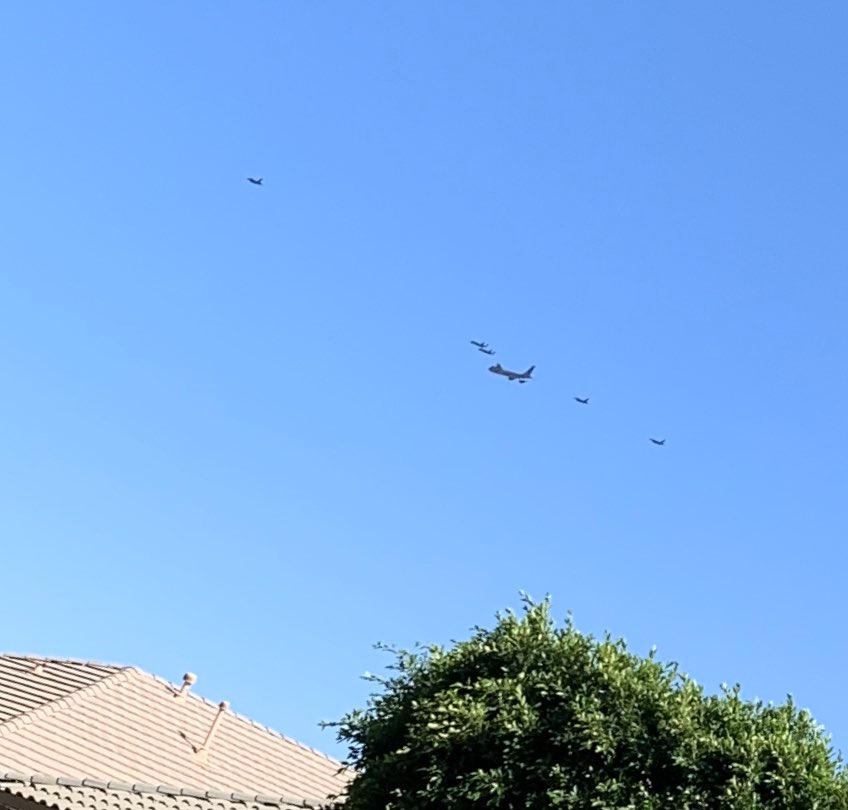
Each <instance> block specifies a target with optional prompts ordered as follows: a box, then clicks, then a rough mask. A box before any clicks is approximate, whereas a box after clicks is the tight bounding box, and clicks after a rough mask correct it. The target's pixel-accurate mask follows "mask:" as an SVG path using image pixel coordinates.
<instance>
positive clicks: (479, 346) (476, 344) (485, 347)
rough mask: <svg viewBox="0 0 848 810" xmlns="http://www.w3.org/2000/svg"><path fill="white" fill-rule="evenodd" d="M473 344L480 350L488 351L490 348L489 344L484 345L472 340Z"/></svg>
mask: <svg viewBox="0 0 848 810" xmlns="http://www.w3.org/2000/svg"><path fill="white" fill-rule="evenodd" d="M471 343H472V344H473V345H474V346H476V347H477V348H478V349H487V348H488V347H489V344H488V343H482V342H481V341H479V340H472V341H471Z"/></svg>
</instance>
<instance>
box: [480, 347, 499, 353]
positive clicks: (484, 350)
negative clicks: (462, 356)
mask: <svg viewBox="0 0 848 810" xmlns="http://www.w3.org/2000/svg"><path fill="white" fill-rule="evenodd" d="M477 351H478V352H483V354H494V353H495V350H494V349H479V348H478V349H477Z"/></svg>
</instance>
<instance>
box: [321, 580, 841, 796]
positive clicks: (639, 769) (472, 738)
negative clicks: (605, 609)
mask: <svg viewBox="0 0 848 810" xmlns="http://www.w3.org/2000/svg"><path fill="white" fill-rule="evenodd" d="M549 608H550V606H549V601H548V600H545V601H544V602H542V603H539V604H536V603H534V602H532V600H530V599H529V598H526V597H525V604H524V610H523V614H522V615H516V614H515V613H513V612H511V611H509V612H506V613H504V614H498V617H497V618H498V622H497V625H496V626H495V627H494V629H491V630H486V629H482V628H479V627H477V628H474V634H473V636H472V638H471V639H469V640H468V641H463V642H460V643H456V644H454V645H453V646H452V647H451V648H450V649H445V648H443V647H439V646H429V647H423V648H418V649H417V651H415V652H409V651H403V650H395V649H393V648H388V647H385V646H384V645H378V646H381V647H383V649H387V650H389V651H390V652H391V653H393V655H394V657H395V660H394V662H393V664H392V665H391V666H390V667H389V669H391V670H392V673H390V675H389V677H387V678H379V677H376V676H366V677H369V678H370V679H371V680H373V681H375V682H376V683H377V684H379V687H378V690H377V692H376V693H375V694H373V695H372V696H371V698H370V699H369V701H368V705H367V707H366V708H365V709H364V710H362V709H360V710H356V711H353V712H351V713H350V714H348V715H346V716H345V717H344V718H342V720H341V721H340V722H338V723H331V724H329V725H333V726H336V727H337V729H338V738H339V740H340V741H341V742H345V743H347V744H348V746H349V751H350V753H349V757H348V761H347V763H346V764H347V765H349V766H350V767H352V768H353V769H355V771H356V776H355V778H354V779H353V781H352V783H351V784H350V787H349V790H348V791H347V795H346V797H344V798H345V806H346V808H347V810H429V808H434V810H435V809H436V808H437V809H438V810H464V809H465V808H496V810H502V809H503V810H506V808H509V809H510V810H513V809H515V810H517V808H528V809H529V810H550V809H551V808H569V809H570V810H571V809H573V810H589V808H597V809H598V810H624V809H625V808H630V809H631V810H687V808H690V809H691V810H696V808H697V810H712V809H713V808H714V809H715V810H757V809H758V808H763V809H765V808H768V809H769V810H772V809H774V810H778V808H779V810H813V809H814V808H816V810H848V772H846V769H845V768H844V766H843V765H842V761H841V757H839V756H835V755H834V753H833V750H832V749H831V748H830V747H829V740H828V739H827V738H825V737H824V736H823V732H822V729H821V727H819V726H817V725H816V724H815V723H814V721H813V719H812V718H811V717H810V715H809V714H808V713H807V712H806V711H799V710H798V709H797V708H796V707H795V705H794V704H793V702H792V699H791V697H790V698H789V699H788V701H787V703H785V704H783V705H779V706H775V705H772V704H768V705H763V703H762V702H756V703H754V702H749V701H745V700H743V699H742V698H741V697H740V693H739V687H738V686H737V687H735V688H727V687H723V688H722V693H721V694H719V695H707V694H705V693H704V691H703V688H702V687H700V686H699V685H698V684H696V683H695V682H694V681H693V680H692V679H690V678H689V677H687V676H686V675H684V674H682V673H681V672H679V671H678V668H677V665H676V664H671V665H664V664H661V663H659V662H658V661H657V660H655V657H654V652H653V651H652V652H651V654H650V655H648V656H647V657H646V658H644V657H639V656H637V655H634V654H632V653H630V652H628V651H627V649H626V645H625V643H624V641H622V640H613V639H611V638H610V636H609V635H607V636H606V637H605V638H604V639H603V640H598V639H595V638H593V637H592V636H587V635H584V634H582V633H580V632H579V631H578V630H576V629H575V627H574V626H573V623H572V621H571V618H570V617H569V618H568V619H567V620H566V622H565V624H564V626H561V627H558V626H557V625H556V624H555V622H553V621H552V619H551V617H550V609H549Z"/></svg>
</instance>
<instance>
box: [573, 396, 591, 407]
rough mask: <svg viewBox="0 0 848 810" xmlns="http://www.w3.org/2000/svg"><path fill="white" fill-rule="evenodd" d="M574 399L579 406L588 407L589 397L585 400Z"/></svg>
mask: <svg viewBox="0 0 848 810" xmlns="http://www.w3.org/2000/svg"><path fill="white" fill-rule="evenodd" d="M574 399H576V400H577V401H578V402H579V403H580V404H581V405H588V404H589V397H586V399H580V397H574Z"/></svg>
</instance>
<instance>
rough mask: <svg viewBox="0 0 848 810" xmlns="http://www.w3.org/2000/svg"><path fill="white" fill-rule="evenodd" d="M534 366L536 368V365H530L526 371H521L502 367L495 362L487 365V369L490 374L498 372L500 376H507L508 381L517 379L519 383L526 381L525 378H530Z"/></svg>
mask: <svg viewBox="0 0 848 810" xmlns="http://www.w3.org/2000/svg"><path fill="white" fill-rule="evenodd" d="M534 368H536V366H530V368H528V369H527V371H525V372H524V373H521V372H518V371H510V370H509V369H506V368H504V367H503V366H502V365H501V364H500V363H495V365H493V366H489V371H491V372H492V374H500V375H501V377H508V378H509V380H510V382H512V381H513V380H518V382H519V383H526V382H527V380H529V379H531V375H532V374H533V369H534Z"/></svg>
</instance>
